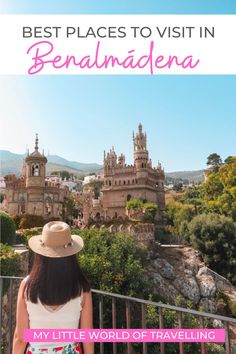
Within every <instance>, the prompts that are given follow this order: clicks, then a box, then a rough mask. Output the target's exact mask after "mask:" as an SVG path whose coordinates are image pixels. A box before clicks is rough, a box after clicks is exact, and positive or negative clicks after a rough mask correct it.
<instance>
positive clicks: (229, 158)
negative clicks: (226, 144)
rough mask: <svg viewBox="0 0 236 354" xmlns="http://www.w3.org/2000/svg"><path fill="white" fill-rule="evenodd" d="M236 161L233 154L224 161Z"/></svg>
mask: <svg viewBox="0 0 236 354" xmlns="http://www.w3.org/2000/svg"><path fill="white" fill-rule="evenodd" d="M233 161H234V157H233V156H228V157H226V159H225V161H224V163H232V162H233Z"/></svg>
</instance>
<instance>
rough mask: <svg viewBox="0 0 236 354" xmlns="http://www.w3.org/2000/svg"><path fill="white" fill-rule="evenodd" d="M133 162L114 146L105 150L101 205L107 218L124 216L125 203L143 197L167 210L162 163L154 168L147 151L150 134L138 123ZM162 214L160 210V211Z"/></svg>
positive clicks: (134, 136) (134, 139)
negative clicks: (128, 162) (126, 161)
mask: <svg viewBox="0 0 236 354" xmlns="http://www.w3.org/2000/svg"><path fill="white" fill-rule="evenodd" d="M133 145H134V153H133V154H134V164H133V165H126V163H125V156H124V155H123V154H121V155H120V156H119V157H117V155H116V152H115V150H114V148H112V149H111V150H110V151H109V152H108V153H106V152H104V186H103V189H102V205H103V211H104V218H105V219H106V218H113V217H124V216H125V215H126V202H127V201H129V200H131V199H140V198H142V199H144V200H145V201H146V202H148V203H155V204H157V205H158V208H159V212H161V211H163V210H164V209H165V192H164V179H165V175H164V170H163V168H162V166H161V164H160V163H158V166H157V167H156V168H154V167H152V161H151V159H150V158H149V153H148V150H147V135H146V133H145V134H144V133H143V128H142V125H141V124H139V126H138V132H137V133H136V134H134V133H133ZM159 214H160V213H159Z"/></svg>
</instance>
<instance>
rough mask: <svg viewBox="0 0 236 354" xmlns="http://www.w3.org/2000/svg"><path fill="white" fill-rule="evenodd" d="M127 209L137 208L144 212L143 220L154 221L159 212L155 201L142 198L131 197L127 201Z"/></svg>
mask: <svg viewBox="0 0 236 354" xmlns="http://www.w3.org/2000/svg"><path fill="white" fill-rule="evenodd" d="M126 208H127V210H136V211H140V212H142V213H143V217H142V221H144V222H149V223H153V222H154V219H155V215H156V212H157V209H158V207H157V205H156V204H154V203H146V201H145V200H144V199H142V198H140V199H131V200H129V201H127V202H126Z"/></svg>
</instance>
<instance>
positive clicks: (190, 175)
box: [165, 170, 204, 183]
mask: <svg viewBox="0 0 236 354" xmlns="http://www.w3.org/2000/svg"><path fill="white" fill-rule="evenodd" d="M203 172H204V170H196V171H176V172H166V173H165V175H166V179H167V180H168V177H169V178H170V180H171V179H172V178H173V179H174V180H176V179H177V180H179V179H182V180H188V181H189V182H194V183H198V182H203V181H204V174H203Z"/></svg>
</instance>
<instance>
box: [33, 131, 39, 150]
mask: <svg viewBox="0 0 236 354" xmlns="http://www.w3.org/2000/svg"><path fill="white" fill-rule="evenodd" d="M34 149H35V151H38V149H39V138H38V134H36V138H35V147H34Z"/></svg>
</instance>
